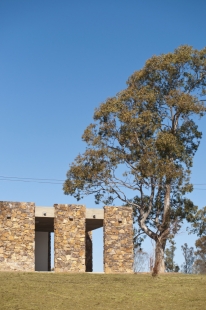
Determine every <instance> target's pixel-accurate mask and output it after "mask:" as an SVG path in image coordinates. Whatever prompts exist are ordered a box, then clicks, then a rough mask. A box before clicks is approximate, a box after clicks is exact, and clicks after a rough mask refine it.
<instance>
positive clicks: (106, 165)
mask: <svg viewBox="0 0 206 310" xmlns="http://www.w3.org/2000/svg"><path fill="white" fill-rule="evenodd" d="M205 94H206V48H204V49H202V50H200V51H198V50H195V49H193V48H192V47H190V46H187V45H184V46H180V47H179V48H177V49H176V50H175V51H174V52H173V53H168V54H163V55H160V56H153V57H152V58H150V59H149V60H148V61H147V62H146V64H145V66H144V67H143V68H142V69H141V70H139V71H136V72H134V74H133V75H132V76H131V77H130V78H129V79H128V81H127V88H126V89H125V90H123V91H121V92H119V93H118V94H117V95H116V96H115V97H112V98H108V99H107V100H106V101H105V102H104V103H102V104H101V105H100V107H99V108H97V109H96V110H95V113H94V123H93V124H90V125H89V126H88V127H87V128H86V130H85V131H84V134H83V136H82V139H83V141H85V142H86V143H87V148H86V151H85V152H84V153H83V154H82V155H78V156H77V158H76V159H75V161H74V162H73V163H72V164H71V165H70V168H69V171H68V172H67V179H66V181H65V183H64V188H63V189H64V193H65V194H67V195H73V196H74V197H75V198H76V199H77V200H79V199H81V198H83V197H84V195H89V194H92V195H94V196H95V201H96V203H99V202H100V201H102V202H103V203H104V204H113V202H114V200H115V199H119V200H120V201H121V202H122V203H123V204H127V205H131V206H132V207H133V210H134V216H135V221H136V222H138V225H139V228H140V231H138V228H137V232H138V233H137V235H136V237H135V240H136V241H137V242H139V240H138V236H139V233H140V234H142V233H144V234H146V235H148V236H149V237H151V238H152V239H154V240H155V241H156V242H157V241H158V244H159V245H160V246H161V247H162V249H163V250H164V247H165V244H166V240H167V238H168V237H169V235H170V234H174V233H175V232H176V231H177V230H178V228H179V223H180V222H181V221H182V220H183V219H187V220H188V221H193V220H194V215H195V212H196V210H197V208H196V207H195V206H194V205H193V203H192V202H191V201H190V200H188V199H186V198H185V197H184V195H185V194H186V193H187V192H191V191H192V189H193V187H192V185H191V184H190V183H189V179H190V169H191V167H192V162H193V156H194V154H195V152H196V151H197V149H198V146H199V143H200V139H201V132H199V131H198V127H197V125H196V123H195V119H196V117H201V116H203V115H204V113H205V111H206V108H205V106H204V104H203V101H201V96H204V95H205Z"/></svg>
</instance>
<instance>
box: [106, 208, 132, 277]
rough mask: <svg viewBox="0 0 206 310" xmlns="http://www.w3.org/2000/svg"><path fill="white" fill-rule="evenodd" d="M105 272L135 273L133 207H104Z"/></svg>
mask: <svg viewBox="0 0 206 310" xmlns="http://www.w3.org/2000/svg"><path fill="white" fill-rule="evenodd" d="M104 271H105V273H132V272H133V218H132V208H131V207H108V206H105V207H104Z"/></svg>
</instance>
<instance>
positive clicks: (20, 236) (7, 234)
mask: <svg viewBox="0 0 206 310" xmlns="http://www.w3.org/2000/svg"><path fill="white" fill-rule="evenodd" d="M34 248H35V204H34V203H33V202H25V203H24V202H3V201H1V202H0V271H2V270H7V271H9V270H18V271H24V270H25V271H34V269H35V266H34V264H35V263H34V261H35V259H34V257H35V256H34Z"/></svg>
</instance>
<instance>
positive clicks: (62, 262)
mask: <svg viewBox="0 0 206 310" xmlns="http://www.w3.org/2000/svg"><path fill="white" fill-rule="evenodd" d="M54 208H55V211H54V270H55V271H60V272H61V271H70V272H85V221H86V218H85V217H86V208H85V206H81V205H63V204H56V205H54Z"/></svg>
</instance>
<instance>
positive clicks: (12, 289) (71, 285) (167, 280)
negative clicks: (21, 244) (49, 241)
mask: <svg viewBox="0 0 206 310" xmlns="http://www.w3.org/2000/svg"><path fill="white" fill-rule="evenodd" d="M205 288H206V276H197V275H182V274H171V275H168V274H167V275H161V276H159V277H156V278H152V277H151V275H149V274H134V275H108V274H107V275H105V274H86V273H85V274H68V273H61V274H60V273H59V274H55V273H20V272H13V273H11V272H1V273H0V309H1V310H10V309H11V310H27V309H29V310H36V309H38V310H41V309H42V310H47V309H48V310H64V309H67V310H68V309H71V310H76V309H77V310H81V309H84V310H87V309H89V310H93V309H99V310H100V309H104V310H112V309H115V310H121V309H130V310H131V309H144V310H147V309H152V310H156V309H158V310H159V309H167V310H169V309H178V310H181V309H187V310H188V309H193V310H194V309H198V310H199V309H206V293H205V292H206V291H205Z"/></svg>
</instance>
